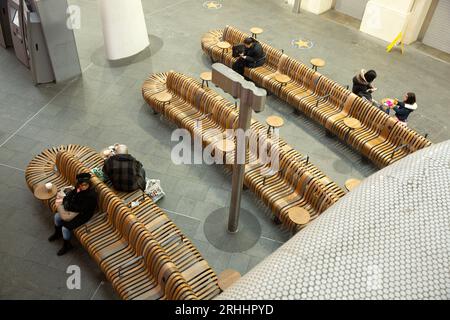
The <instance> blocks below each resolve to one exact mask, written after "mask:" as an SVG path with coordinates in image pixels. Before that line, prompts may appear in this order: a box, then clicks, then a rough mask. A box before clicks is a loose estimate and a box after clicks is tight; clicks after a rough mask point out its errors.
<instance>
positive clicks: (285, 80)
mask: <svg viewBox="0 0 450 320" xmlns="http://www.w3.org/2000/svg"><path fill="white" fill-rule="evenodd" d="M275 81H277V82H278V83H279V84H280V87H279V88H278V95H280V93H281V88H283V87H284V86H285V85H287V84H288V82H289V81H291V78H290V77H289V76H287V75H285V74H281V73H278V74H276V75H275Z"/></svg>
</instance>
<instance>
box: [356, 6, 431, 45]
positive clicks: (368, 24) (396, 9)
mask: <svg viewBox="0 0 450 320" xmlns="http://www.w3.org/2000/svg"><path fill="white" fill-rule="evenodd" d="M430 5H431V0H396V1H392V0H370V1H369V2H368V3H367V6H366V10H365V11H364V16H363V19H362V21H361V27H360V30H361V31H362V32H364V33H367V34H370V35H372V36H374V37H377V38H379V39H382V40H385V41H387V42H391V41H393V40H394V39H395V37H396V36H397V35H398V34H399V33H400V32H403V35H404V39H403V40H404V43H405V44H409V43H411V42H414V41H416V40H417V37H418V35H419V33H420V30H421V28H422V25H423V22H424V20H425V17H426V14H427V12H428V10H429V8H430Z"/></svg>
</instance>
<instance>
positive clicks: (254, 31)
mask: <svg viewBox="0 0 450 320" xmlns="http://www.w3.org/2000/svg"><path fill="white" fill-rule="evenodd" d="M263 31H264V30H263V29H261V28H258V27H253V28H251V29H250V32H251V33H252V38H255V39H256V37H257V35H258V34H261V33H263Z"/></svg>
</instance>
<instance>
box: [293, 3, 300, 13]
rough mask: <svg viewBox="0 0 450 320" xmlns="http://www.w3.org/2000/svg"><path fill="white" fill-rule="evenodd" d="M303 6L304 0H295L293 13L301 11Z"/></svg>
mask: <svg viewBox="0 0 450 320" xmlns="http://www.w3.org/2000/svg"><path fill="white" fill-rule="evenodd" d="M301 6H302V0H295V2H294V7H293V8H292V12H293V13H300V7H301Z"/></svg>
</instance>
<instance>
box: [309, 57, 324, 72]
mask: <svg viewBox="0 0 450 320" xmlns="http://www.w3.org/2000/svg"><path fill="white" fill-rule="evenodd" d="M310 62H311V64H312V66H313V70H314V71H317V68H322V67H324V66H325V61H324V60H322V59H320V58H314V59H311V61H310Z"/></svg>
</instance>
